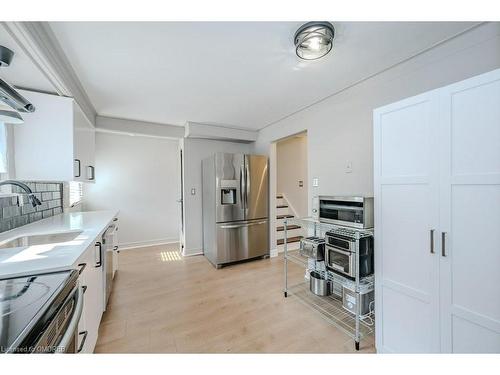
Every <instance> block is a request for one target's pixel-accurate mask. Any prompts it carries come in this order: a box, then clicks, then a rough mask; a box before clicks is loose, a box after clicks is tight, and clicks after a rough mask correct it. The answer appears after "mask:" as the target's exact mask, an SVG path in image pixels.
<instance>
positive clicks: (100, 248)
mask: <svg viewBox="0 0 500 375" xmlns="http://www.w3.org/2000/svg"><path fill="white" fill-rule="evenodd" d="M95 246H96V247H97V248H99V261H98V262H97V263H96V265H95V268H99V267H101V266H102V244H101V243H100V242H96V243H95Z"/></svg>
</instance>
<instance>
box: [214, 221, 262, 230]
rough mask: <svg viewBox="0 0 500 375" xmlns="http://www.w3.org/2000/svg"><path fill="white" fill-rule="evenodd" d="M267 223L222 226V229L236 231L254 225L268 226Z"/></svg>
mask: <svg viewBox="0 0 500 375" xmlns="http://www.w3.org/2000/svg"><path fill="white" fill-rule="evenodd" d="M266 223H267V221H259V222H256V223H248V224H234V225H221V227H220V228H221V229H236V228H245V227H251V226H254V225H262V224H266Z"/></svg>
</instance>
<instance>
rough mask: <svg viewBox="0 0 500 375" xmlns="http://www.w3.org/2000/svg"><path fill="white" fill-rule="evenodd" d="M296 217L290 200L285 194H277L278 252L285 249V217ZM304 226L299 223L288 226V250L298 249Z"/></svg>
mask: <svg viewBox="0 0 500 375" xmlns="http://www.w3.org/2000/svg"><path fill="white" fill-rule="evenodd" d="M292 217H294V215H293V212H292V210H291V209H290V207H289V206H288V202H287V201H286V199H285V198H284V197H283V195H277V196H276V239H277V241H276V244H277V248H278V252H279V253H280V252H282V251H283V250H284V238H285V227H284V222H285V219H288V218H292ZM302 234H303V231H302V228H301V227H300V226H298V225H288V226H287V237H288V239H287V246H288V250H297V249H298V248H299V246H300V239H301V238H302V237H303V235H302Z"/></svg>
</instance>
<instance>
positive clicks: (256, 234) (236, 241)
mask: <svg viewBox="0 0 500 375" xmlns="http://www.w3.org/2000/svg"><path fill="white" fill-rule="evenodd" d="M267 254H269V225H268V221H267V219H266V220H255V221H251V222H237V223H223V224H217V261H216V263H217V264H223V263H229V262H236V261H238V260H243V259H251V258H256V257H260V256H263V255H267Z"/></svg>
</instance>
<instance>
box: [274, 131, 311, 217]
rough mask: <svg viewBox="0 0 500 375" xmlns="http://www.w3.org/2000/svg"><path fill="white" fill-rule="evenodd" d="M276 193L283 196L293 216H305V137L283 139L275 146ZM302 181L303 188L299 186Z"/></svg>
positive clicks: (306, 209)
mask: <svg viewBox="0 0 500 375" xmlns="http://www.w3.org/2000/svg"><path fill="white" fill-rule="evenodd" d="M276 159H277V160H276V162H277V170H276V174H277V178H276V189H277V190H276V192H277V193H278V194H284V196H285V198H286V200H287V201H288V204H289V206H290V207H291V208H292V210H293V212H294V214H295V215H297V216H299V217H303V216H307V212H308V195H307V189H308V187H307V185H308V176H307V135H305V134H302V135H298V136H294V137H290V138H286V139H283V140H281V141H279V142H277V144H276ZM299 181H303V186H302V187H300V186H299Z"/></svg>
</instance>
